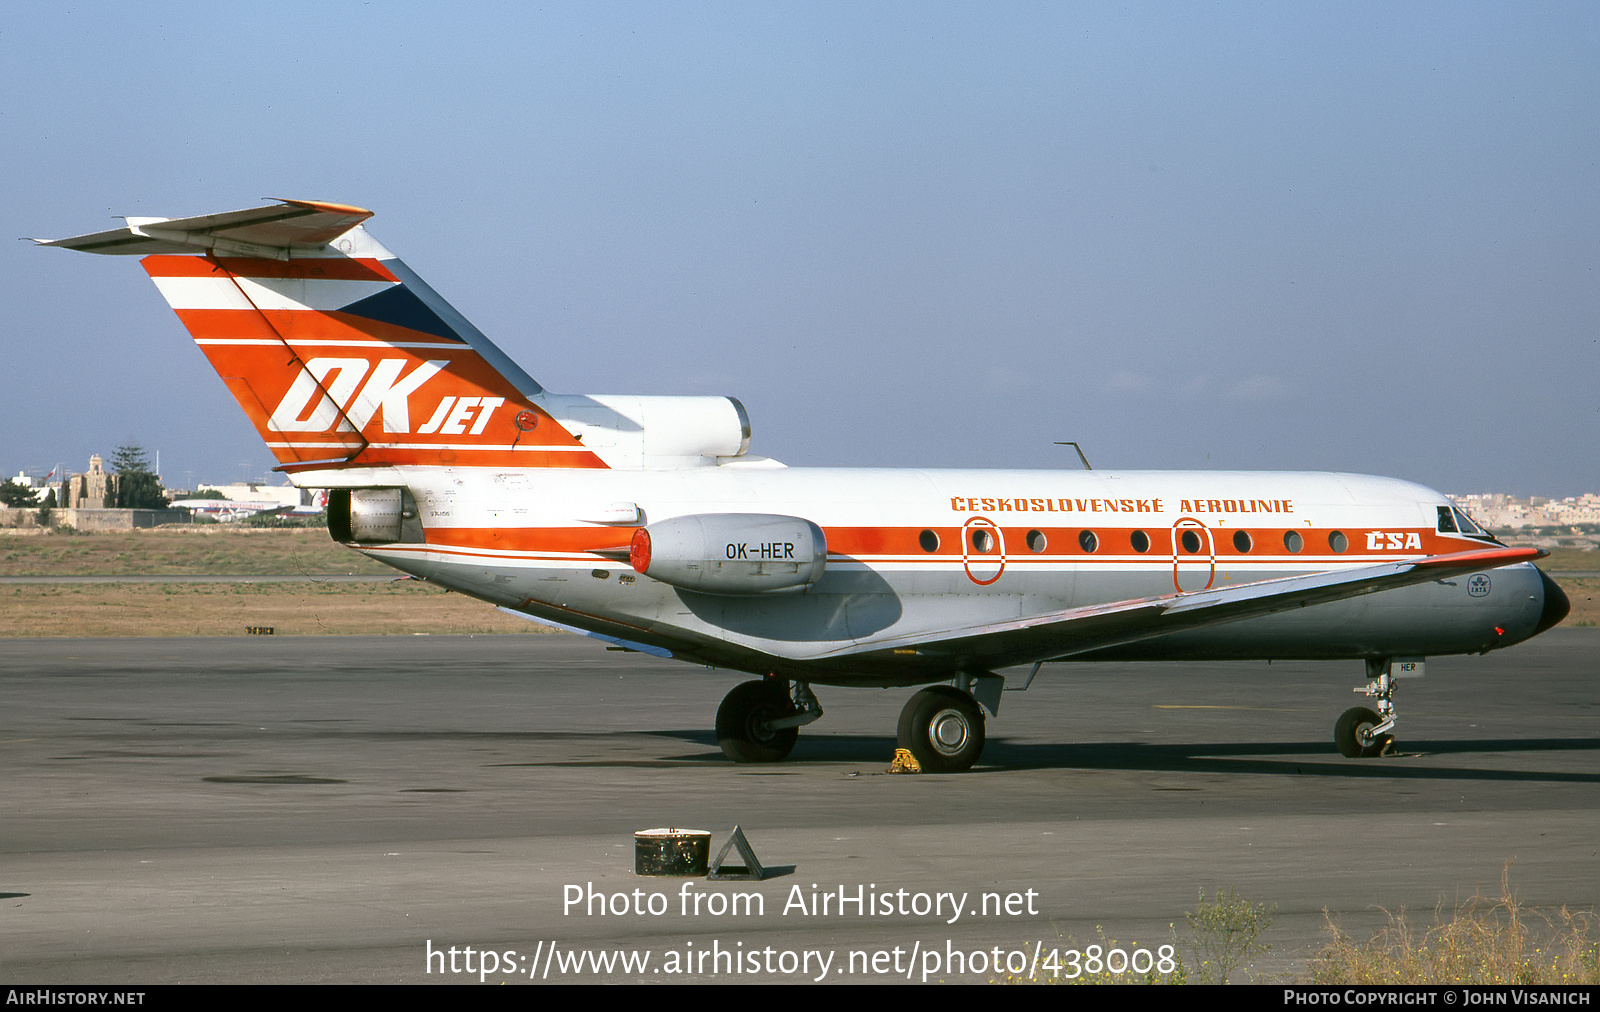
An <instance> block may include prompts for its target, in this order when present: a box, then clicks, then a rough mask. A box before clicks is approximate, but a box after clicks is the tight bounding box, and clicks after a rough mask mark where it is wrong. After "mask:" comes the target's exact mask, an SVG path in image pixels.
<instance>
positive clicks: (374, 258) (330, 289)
mask: <svg viewBox="0 0 1600 1012" xmlns="http://www.w3.org/2000/svg"><path fill="white" fill-rule="evenodd" d="M370 214H371V212H368V211H365V210H362V209H361V208H353V207H347V206H345V205H339V204H326V203H320V202H313V201H286V202H284V203H283V204H282V205H281V206H278V207H268V208H259V209H254V210H252V211H236V212H229V213H227V214H221V215H208V216H204V217H200V218H186V219H165V220H163V219H148V218H130V219H128V221H129V228H128V229H119V230H117V231H116V232H112V233H99V234H98V235H96V236H83V237H80V238H79V239H78V240H63V241H61V242H59V243H55V244H54V245H65V246H69V247H70V248H74V249H82V250H86V251H89V252H112V253H123V254H137V253H147V254H148V255H146V256H145V257H144V259H143V260H142V261H141V262H142V263H143V265H144V268H145V270H146V271H148V272H149V274H150V277H151V279H152V280H154V281H155V283H156V287H157V288H158V289H160V290H161V294H162V296H163V297H165V298H166V300H167V303H168V304H169V305H170V306H172V309H173V311H174V312H176V313H177V314H178V318H179V319H180V320H182V321H183V324H184V326H185V327H187V328H188V329H189V333H190V334H191V335H192V336H193V337H194V341H195V343H196V344H197V345H199V346H200V350H201V351H203V352H204V353H205V356H206V358H207V359H208V360H209V361H210V362H211V365H212V366H213V367H214V368H215V369H216V370H217V374H218V375H219V376H221V377H222V380H223V382H224V383H226V384H227V386H228V389H229V390H230V391H232V393H233V396H234V397H235V398H236V399H237V400H238V402H239V406H240V407H242V408H243V409H244V411H245V414H246V415H248V416H249V417H250V420H251V422H253V423H254V424H255V427H256V431H257V433H259V434H260V436H261V438H262V440H263V441H264V442H265V443H266V444H267V446H268V447H269V448H270V449H271V450H272V453H273V455H274V456H276V457H277V459H278V461H279V463H280V464H283V465H286V467H285V470H295V469H300V468H305V467H307V466H316V467H326V466H328V465H329V464H343V465H346V466H371V465H399V464H458V465H462V466H491V467H517V468H520V467H541V466H543V467H604V466H606V465H605V464H604V462H602V461H601V459H600V458H599V457H597V456H596V455H595V454H594V453H593V452H591V451H590V450H588V449H587V448H586V447H585V446H584V445H583V444H582V443H581V442H580V441H579V440H577V439H575V438H574V437H573V435H572V434H571V433H570V432H568V431H567V430H566V429H565V428H563V427H562V426H561V425H560V424H559V423H558V422H556V421H555V420H554V419H552V418H551V417H550V416H549V414H548V412H547V411H545V410H544V409H543V408H541V406H540V405H539V404H538V403H536V399H537V398H538V397H539V395H540V394H541V393H542V390H541V388H540V387H539V385H538V384H537V383H535V382H534V381H533V380H532V379H530V378H529V377H528V376H527V375H526V374H525V373H523V372H522V371H521V370H520V369H517V368H516V367H515V366H514V365H512V364H511V363H510V362H509V360H507V359H506V358H505V356H504V355H503V354H501V353H500V352H499V349H497V348H495V347H494V345H493V344H491V343H490V342H489V341H488V339H487V338H485V337H484V336H483V335H482V334H480V333H479V332H478V331H477V330H476V329H474V328H473V327H472V325H471V324H469V323H467V322H466V320H464V319H463V318H462V317H461V315H460V314H459V313H457V312H456V311H455V310H454V309H452V308H451V307H450V305H449V304H448V303H446V302H445V301H444V300H443V299H441V298H440V297H439V296H438V295H437V294H435V293H434V292H433V291H432V289H430V288H428V286H427V285H426V284H424V283H423V282H422V281H421V280H420V279H418V278H417V277H416V276H415V275H413V274H412V273H411V272H410V271H409V270H407V268H406V266H405V265H404V264H403V263H401V262H400V261H399V260H398V259H397V258H395V256H394V255H393V254H392V253H390V252H389V251H388V250H386V249H384V248H383V246H381V245H380V244H379V243H378V242H377V241H376V240H374V239H373V238H372V237H371V236H369V235H368V234H367V233H366V230H365V229H363V228H362V227H361V225H360V221H361V220H363V219H365V218H366V217H368V216H370Z"/></svg>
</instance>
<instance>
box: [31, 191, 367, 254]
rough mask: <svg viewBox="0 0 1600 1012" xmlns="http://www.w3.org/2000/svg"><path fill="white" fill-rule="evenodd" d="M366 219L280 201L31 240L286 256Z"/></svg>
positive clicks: (337, 207)
mask: <svg viewBox="0 0 1600 1012" xmlns="http://www.w3.org/2000/svg"><path fill="white" fill-rule="evenodd" d="M370 217H372V212H371V211H368V210H366V209H365V208H360V207H351V206H350V205H348V204H329V203H325V202H322V201H315V200H281V201H279V202H278V203H277V204H275V205H272V206H269V207H251V208H246V209H245V210H242V211H223V212H222V213H220V214H203V215H200V216H199V217H197V218H127V219H125V220H126V221H127V222H128V224H127V226H126V227H125V228H114V229H112V230H111V231H109V232H93V233H90V234H89V235H76V236H72V237H71V238H68V239H35V240H34V242H36V243H38V244H39V245H41V246H60V247H62V248H63V249H74V250H79V251H80V252H84V253H110V254H116V255H123V256H145V255H148V254H151V253H197V252H201V251H215V252H217V253H221V254H225V255H233V256H254V257H265V258H267V259H270V260H287V259H288V255H289V251H291V250H314V249H320V248H321V247H322V246H325V245H326V244H328V243H329V242H332V241H333V240H334V239H337V238H338V237H339V236H341V235H343V234H344V233H346V232H348V231H350V230H351V229H352V228H354V227H356V226H357V225H359V224H361V223H362V222H363V221H366V220H367V219H368V218H370Z"/></svg>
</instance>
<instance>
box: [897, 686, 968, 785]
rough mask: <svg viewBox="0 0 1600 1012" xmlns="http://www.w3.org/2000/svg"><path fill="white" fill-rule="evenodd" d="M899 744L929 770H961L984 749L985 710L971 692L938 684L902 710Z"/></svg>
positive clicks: (912, 700)
mask: <svg viewBox="0 0 1600 1012" xmlns="http://www.w3.org/2000/svg"><path fill="white" fill-rule="evenodd" d="M898 738H899V746H900V747H901V748H903V749H907V750H909V751H910V752H911V754H912V755H914V756H916V757H917V762H918V764H919V765H921V766H922V769H923V770H924V771H925V772H928V773H958V772H960V771H961V770H964V769H968V768H970V767H971V766H972V764H973V763H975V762H977V761H978V756H979V755H981V754H982V753H983V711H982V710H981V709H979V707H978V703H977V701H976V700H975V699H973V698H972V697H971V696H969V695H967V694H966V693H965V692H962V691H961V690H960V689H954V688H951V687H950V686H948V685H935V686H932V687H930V688H926V689H923V690H922V691H921V692H919V693H917V694H916V695H914V696H912V697H911V699H910V701H909V702H907V703H906V706H905V709H904V710H901V711H900V728H899V735H898Z"/></svg>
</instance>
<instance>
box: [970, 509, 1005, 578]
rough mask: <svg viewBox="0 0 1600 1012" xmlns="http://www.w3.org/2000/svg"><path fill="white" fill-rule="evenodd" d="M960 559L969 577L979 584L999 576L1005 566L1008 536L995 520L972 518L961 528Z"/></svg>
mask: <svg viewBox="0 0 1600 1012" xmlns="http://www.w3.org/2000/svg"><path fill="white" fill-rule="evenodd" d="M961 561H962V562H963V563H965V564H966V567H967V579H969V580H971V581H972V582H973V583H976V584H977V585H978V586H980V587H987V586H988V585H989V584H991V583H993V582H995V581H996V580H998V579H1000V574H1001V573H1003V572H1005V568H1006V536H1005V534H1004V532H1002V531H1001V530H1000V528H998V527H996V526H995V525H994V521H992V520H987V519H985V518H983V517H973V518H972V519H971V520H968V521H967V522H966V525H965V526H964V527H962V528H961Z"/></svg>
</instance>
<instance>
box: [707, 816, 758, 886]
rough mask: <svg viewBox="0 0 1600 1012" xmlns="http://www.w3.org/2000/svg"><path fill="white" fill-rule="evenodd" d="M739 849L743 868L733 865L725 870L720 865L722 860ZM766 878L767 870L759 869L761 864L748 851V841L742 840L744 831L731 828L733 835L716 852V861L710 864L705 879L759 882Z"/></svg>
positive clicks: (754, 854) (752, 851) (750, 851)
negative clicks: (730, 852)
mask: <svg viewBox="0 0 1600 1012" xmlns="http://www.w3.org/2000/svg"><path fill="white" fill-rule="evenodd" d="M734 847H737V848H739V856H740V857H742V858H743V859H744V867H742V868H741V867H740V866H739V865H736V864H733V865H728V866H727V867H726V868H725V867H723V865H722V860H723V858H725V857H727V856H728V851H729V850H731V849H732V848H734ZM766 877H767V870H766V869H765V868H763V867H761V862H760V861H758V860H756V852H755V851H754V850H751V849H750V841H749V840H746V839H745V838H744V830H742V829H740V828H739V827H738V826H737V825H736V826H734V827H733V835H732V836H730V837H728V842H727V843H725V844H723V845H722V849H721V850H719V851H717V859H716V860H715V861H712V862H711V871H710V873H709V874H707V875H706V878H714V879H723V880H733V881H744V882H760V881H761V880H762V879H764V878H766Z"/></svg>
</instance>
